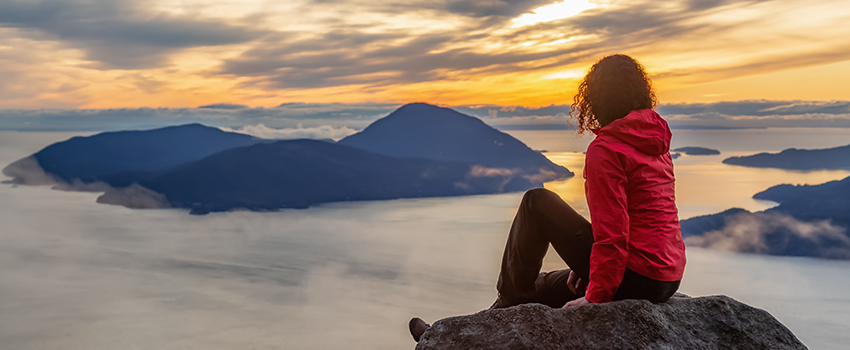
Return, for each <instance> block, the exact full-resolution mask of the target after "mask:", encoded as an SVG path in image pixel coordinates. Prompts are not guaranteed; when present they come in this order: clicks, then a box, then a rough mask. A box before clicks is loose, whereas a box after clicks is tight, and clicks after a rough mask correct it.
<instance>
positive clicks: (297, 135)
mask: <svg viewBox="0 0 850 350" xmlns="http://www.w3.org/2000/svg"><path fill="white" fill-rule="evenodd" d="M221 129H222V130H224V131H230V132H238V133H242V134H248V135H252V136H256V137H259V138H262V139H277V140H293V139H316V140H322V139H331V140H334V141H339V140H340V139H342V138H344V137H346V136H348V135H351V134H354V133H356V132H357V130H355V129H352V128H349V127H345V126H343V127H339V128H335V127H333V126H330V125H322V126H317V127H311V128H305V127H303V126H301V125H298V127H296V128H283V129H274V128H270V127H267V126H265V125H263V124H257V125H246V126H243V127H241V128H237V129H231V128H221Z"/></svg>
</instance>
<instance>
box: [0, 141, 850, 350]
mask: <svg viewBox="0 0 850 350" xmlns="http://www.w3.org/2000/svg"><path fill="white" fill-rule="evenodd" d="M736 132H737V131H736ZM759 132H760V133H761V134H758V135H750V134H744V133H741V134H740V135H738V136H734V135H736V134H735V133H717V132H714V131H681V130H680V131H675V135H676V136H674V140H675V141H674V142H675V146H676V147H679V146H705V147H711V148H717V149H720V150H721V151H722V152H724V154H723V155H722V156H719V157H695V156H694V157H683V158H680V159H678V160H676V172H677V177H678V179H679V180H678V183H677V186H678V188H677V191H678V192H677V193H678V198H677V202H678V204H679V206H680V209H681V216H682V217H683V218H685V217H689V216H693V215H699V214H706V213H713V212H716V211H719V210H722V209H726V208H728V207H731V206H741V207H745V208H748V209H751V210H758V209H763V208H767V207H769V206H770V205H772V204H771V203H767V202H756V201H753V200H752V199H750V198H749V197H750V196H751V195H752V194H753V193H755V192H758V191H761V190H763V189H765V188H767V187H769V186H772V185H775V184H778V183H820V182H824V181H828V180H834V179H839V178H843V177H846V176H848V175H850V173H848V172H845V171H830V172H787V171H780V170H765V169H747V168H740V167H731V166H726V165H723V164H720V163H719V161H720V160H721V159H723V158H724V157H726V156H728V155H732V154H737V153H736V152H738V153H740V154H747V153H751V152H754V151H775V150H780V149H783V148H788V147H799V148H811V147H833V146H838V145H843V144H848V143H850V131H848V130H846V129H837V130H829V129H826V130H824V129H821V130H815V129H803V130H796V131H793V130H783V129H778V130H777V129H769V130H760V131H759ZM511 133H512V134H514V135H516V136H518V137H520V138H521V139H522V140H523V141H525V142H527V143H528V144H529V145H531V146H532V147H533V148H535V149H545V150H548V151H550V152H548V153H547V156H549V157H550V158H551V159H553V160H554V161H556V162H558V163H561V164H565V165H566V166H568V167H569V168H570V169H571V170H573V171H575V172H576V173H578V174H580V173H581V164H582V162H583V159H582V155H581V154H580V153H574V151H576V150H581V149H582V148H581V147H580V146H581V142H585V143H586V141H582V140H575V139H574V138H572V139H570V138H571V137H572V136H569V134H568V133H565V132H549V131H547V132H511ZM730 134H731V135H730ZM69 135H70V134H55V133H13V132H0V166H5V164H8V163H9V162H11V161H13V160H15V159H17V158H20V157H23V156H25V155H28V154H30V153H33V152H34V151H37V150H38V149H39V148H41V147H43V146H44V145H46V144H48V143H50V142H52V141H55V140H61V139H65V138H67V137H68V136H69ZM759 135H760V136H759ZM564 136H566V137H564ZM741 138H745V139H746V140H744V141H742V140H741ZM777 139H782V142H779V141H775V140H777ZM565 140H566V141H565ZM830 142H831V143H830ZM751 143H756V145H752V144H751ZM559 145H561V146H559ZM570 147H579V148H578V149H576V148H570ZM582 186H583V182H582V180H581V178H580V177H578V178H573V179H570V180H567V181H563V182H558V183H549V184H547V187H548V188H550V189H552V190H554V191H556V192H558V193H559V194H561V195H562V196H563V197H564V198H565V199H566V200H567V201H568V202H569V203H570V204H572V205H573V206H575V207H577V208H578V209H579V210H580V211H582V212H583V213H584V214H585V215H586V214H587V213H586V205H585V204H584V201H583V187H582ZM96 196H97V194H92V193H72V192H60V191H53V190H50V189H49V188H46V187H12V186H9V185H2V186H0V240H1V241H2V242H3V244H2V245H0V344H4V346H3V348H10V349H54V348H63V349H233V348H240V349H242V348H253V349H328V348H348V349H400V348H401V349H403V348H412V347H413V346H414V343H413V341H412V340H411V339H410V337H409V335H408V334H407V329H406V322H407V320H408V319H409V318H410V317H411V316H421V317H423V318H425V319H426V320H436V319H439V318H442V317H446V316H451V315H458V314H466V313H472V312H476V311H478V310H480V309H483V308H486V307H488V306H489V305H490V303H492V301H493V299H494V297H495V289H494V285H495V279H496V277H497V275H498V265H499V259H500V257H501V251H502V248H503V244H504V240H505V236H506V234H507V230H508V227H509V225H510V220H511V218H512V217H513V214H514V210H515V207H516V205H517V204H518V202H519V200H520V197H521V194H518V193H512V194H503V195H489V196H470V197H457V198H430V199H409V200H394V201H378V202H358V203H354V202H349V203H334V204H328V205H324V206H320V207H316V208H310V209H307V210H283V211H280V212H274V213H251V212H232V213H218V214H211V215H207V216H202V217H198V216H190V215H188V214H187V213H186V212H185V211H181V210H130V209H126V208H122V207H115V206H107V205H100V204H96V203H95V202H94V200H95V198H96ZM688 259H689V263H688V266H687V270H686V275H685V279H684V281H683V285H682V291H683V292H685V293H688V294H691V295H695V296H696V295H710V294H727V295H730V296H732V297H734V298H737V299H739V300H741V301H744V302H747V303H749V304H751V305H754V306H757V307H761V308H764V309H766V310H768V311H770V312H771V313H772V314H773V315H775V316H776V317H777V318H779V319H780V320H781V321H782V322H783V323H785V324H786V325H787V326H788V327H789V328H790V329H791V330H792V331H794V332H795V333H796V334H797V335H798V336H799V337H800V338H801V340H803V342H805V343H806V344H807V345H809V346H810V347H811V348H813V349H843V348H844V347H845V346H846V344H848V343H850V333H848V332H847V330H848V329H850V316H848V315H850V293H847V290H850V263H848V262H843V261H826V260H817V259H805V258H783V257H767V256H753V255H742V254H734V253H727V252H718V251H709V250H703V249H696V248H689V250H688ZM544 268H546V269H554V268H563V263H562V262H560V261H559V259H558V258H557V257H556V256H554V255H551V254H550V257H549V258H547V260H546V262H545V265H544Z"/></svg>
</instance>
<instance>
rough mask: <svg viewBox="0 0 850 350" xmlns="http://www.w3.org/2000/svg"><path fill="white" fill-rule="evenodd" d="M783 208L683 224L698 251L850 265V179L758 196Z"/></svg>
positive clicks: (725, 214) (733, 213)
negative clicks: (848, 261)
mask: <svg viewBox="0 0 850 350" xmlns="http://www.w3.org/2000/svg"><path fill="white" fill-rule="evenodd" d="M753 198H755V199H762V200H771V201H775V202H777V203H779V206H777V207H774V208H771V209H768V210H765V211H762V212H755V213H751V212H749V211H747V210H744V209H740V208H733V209H729V210H726V211H724V212H721V213H717V214H712V215H705V216H699V217H695V218H691V219H688V220H683V221H681V227H682V236H683V237H685V241H686V242H687V243H688V244H690V245H694V246H702V247H708V248H719V249H726V250H733V251H740V252H749V253H759V254H771V255H789V256H811V257H820V258H830V259H850V230H848V228H850V177H847V178H845V179H843V180H840V181H831V182H827V183H824V184H820V185H796V186H795V185H778V186H773V187H771V188H769V189H767V190H765V191H762V192H759V193H757V194H755V195H754V196H753Z"/></svg>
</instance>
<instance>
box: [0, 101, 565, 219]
mask: <svg viewBox="0 0 850 350" xmlns="http://www.w3.org/2000/svg"><path fill="white" fill-rule="evenodd" d="M3 174H5V175H6V176H9V177H11V178H12V179H11V180H9V181H7V182H11V183H15V184H30V185H38V184H54V185H56V186H57V187H59V188H62V189H70V190H90V191H102V192H104V194H103V195H102V196H100V197H99V198H98V202H100V203H107V204H117V205H124V206H127V207H131V208H166V207H177V208H189V209H191V213H193V214H205V213H209V212H215V211H227V210H232V209H248V210H275V209H281V208H306V207H309V206H311V205H315V204H320V203H327V202H337V201H357V200H378V199H395V198H416V197H435V196H458V195H471V194H488V193H503V192H513V191H524V190H527V189H530V188H533V187H539V186H542V185H543V182H546V181H552V180H557V179H565V178H569V177H571V176H573V173H572V172H570V171H569V170H567V169H566V168H564V167H562V166H559V165H556V164H554V163H552V162H551V161H549V160H548V159H547V158H546V157H545V156H543V155H542V154H540V153H538V152H536V151H534V150H532V149H530V148H528V147H527V146H526V145H525V144H523V143H522V142H520V141H519V140H517V139H515V138H513V137H511V136H510V135H507V134H505V133H502V132H500V131H498V130H496V129H493V128H492V127H490V126H488V125H487V124H485V123H483V122H482V121H481V120H479V119H477V118H474V117H470V116H467V115H463V114H460V113H457V112H455V111H453V110H451V109H448V108H440V107H437V106H432V105H428V104H423V103H415V104H409V105H405V106H403V107H401V108H399V109H398V110H396V111H395V112H393V113H391V114H390V115H389V116H387V117H385V118H382V119H380V120H378V121H376V122H374V123H373V124H372V125H370V126H369V127H367V128H366V129H364V130H363V131H361V132H360V133H357V134H354V135H351V136H349V137H348V138H345V139H343V140H341V141H340V142H338V143H335V142H328V141H326V140H323V141H319V140H304V139H302V140H288V141H277V142H275V141H273V140H262V139H257V138H254V137H251V136H248V135H243V134H237V133H229V132H224V131H221V130H219V129H217V128H212V127H206V126H203V125H200V124H190V125H182V126H174V127H167V128H162V129H155V130H147V131H121V132H110V133H102V134H98V135H94V136H89V137H75V138H72V139H70V140H68V141H64V142H58V143H56V144H53V145H50V146H48V147H46V148H45V149H43V150H41V151H39V152H37V153H36V154H34V155H32V156H29V157H26V158H24V159H21V160H19V161H16V162H14V163H12V164H10V165H9V166H7V167H6V168H5V169H3Z"/></svg>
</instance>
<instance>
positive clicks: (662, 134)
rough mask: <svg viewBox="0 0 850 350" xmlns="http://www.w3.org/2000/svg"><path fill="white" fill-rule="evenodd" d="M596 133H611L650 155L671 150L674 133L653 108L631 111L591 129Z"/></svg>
mask: <svg viewBox="0 0 850 350" xmlns="http://www.w3.org/2000/svg"><path fill="white" fill-rule="evenodd" d="M591 131H593V133H594V134H596V135H610V136H613V137H615V138H617V139H618V140H620V141H623V142H624V143H626V144H629V145H631V146H632V147H634V148H637V149H638V150H639V151H641V152H643V153H646V154H649V155H654V156H657V155H661V154H664V153H667V152H669V151H670V139H671V138H672V137H673V134H672V133H671V132H670V127H668V126H667V121H665V120H664V119H662V118H661V116H660V115H658V113H655V111H653V110H651V109H641V110H637V111H631V112H630V113H629V114H628V115H626V116H625V117H622V118H620V119H617V120H615V121H613V122H611V124H608V125H606V126H604V127H601V128H596V129H591Z"/></svg>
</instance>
